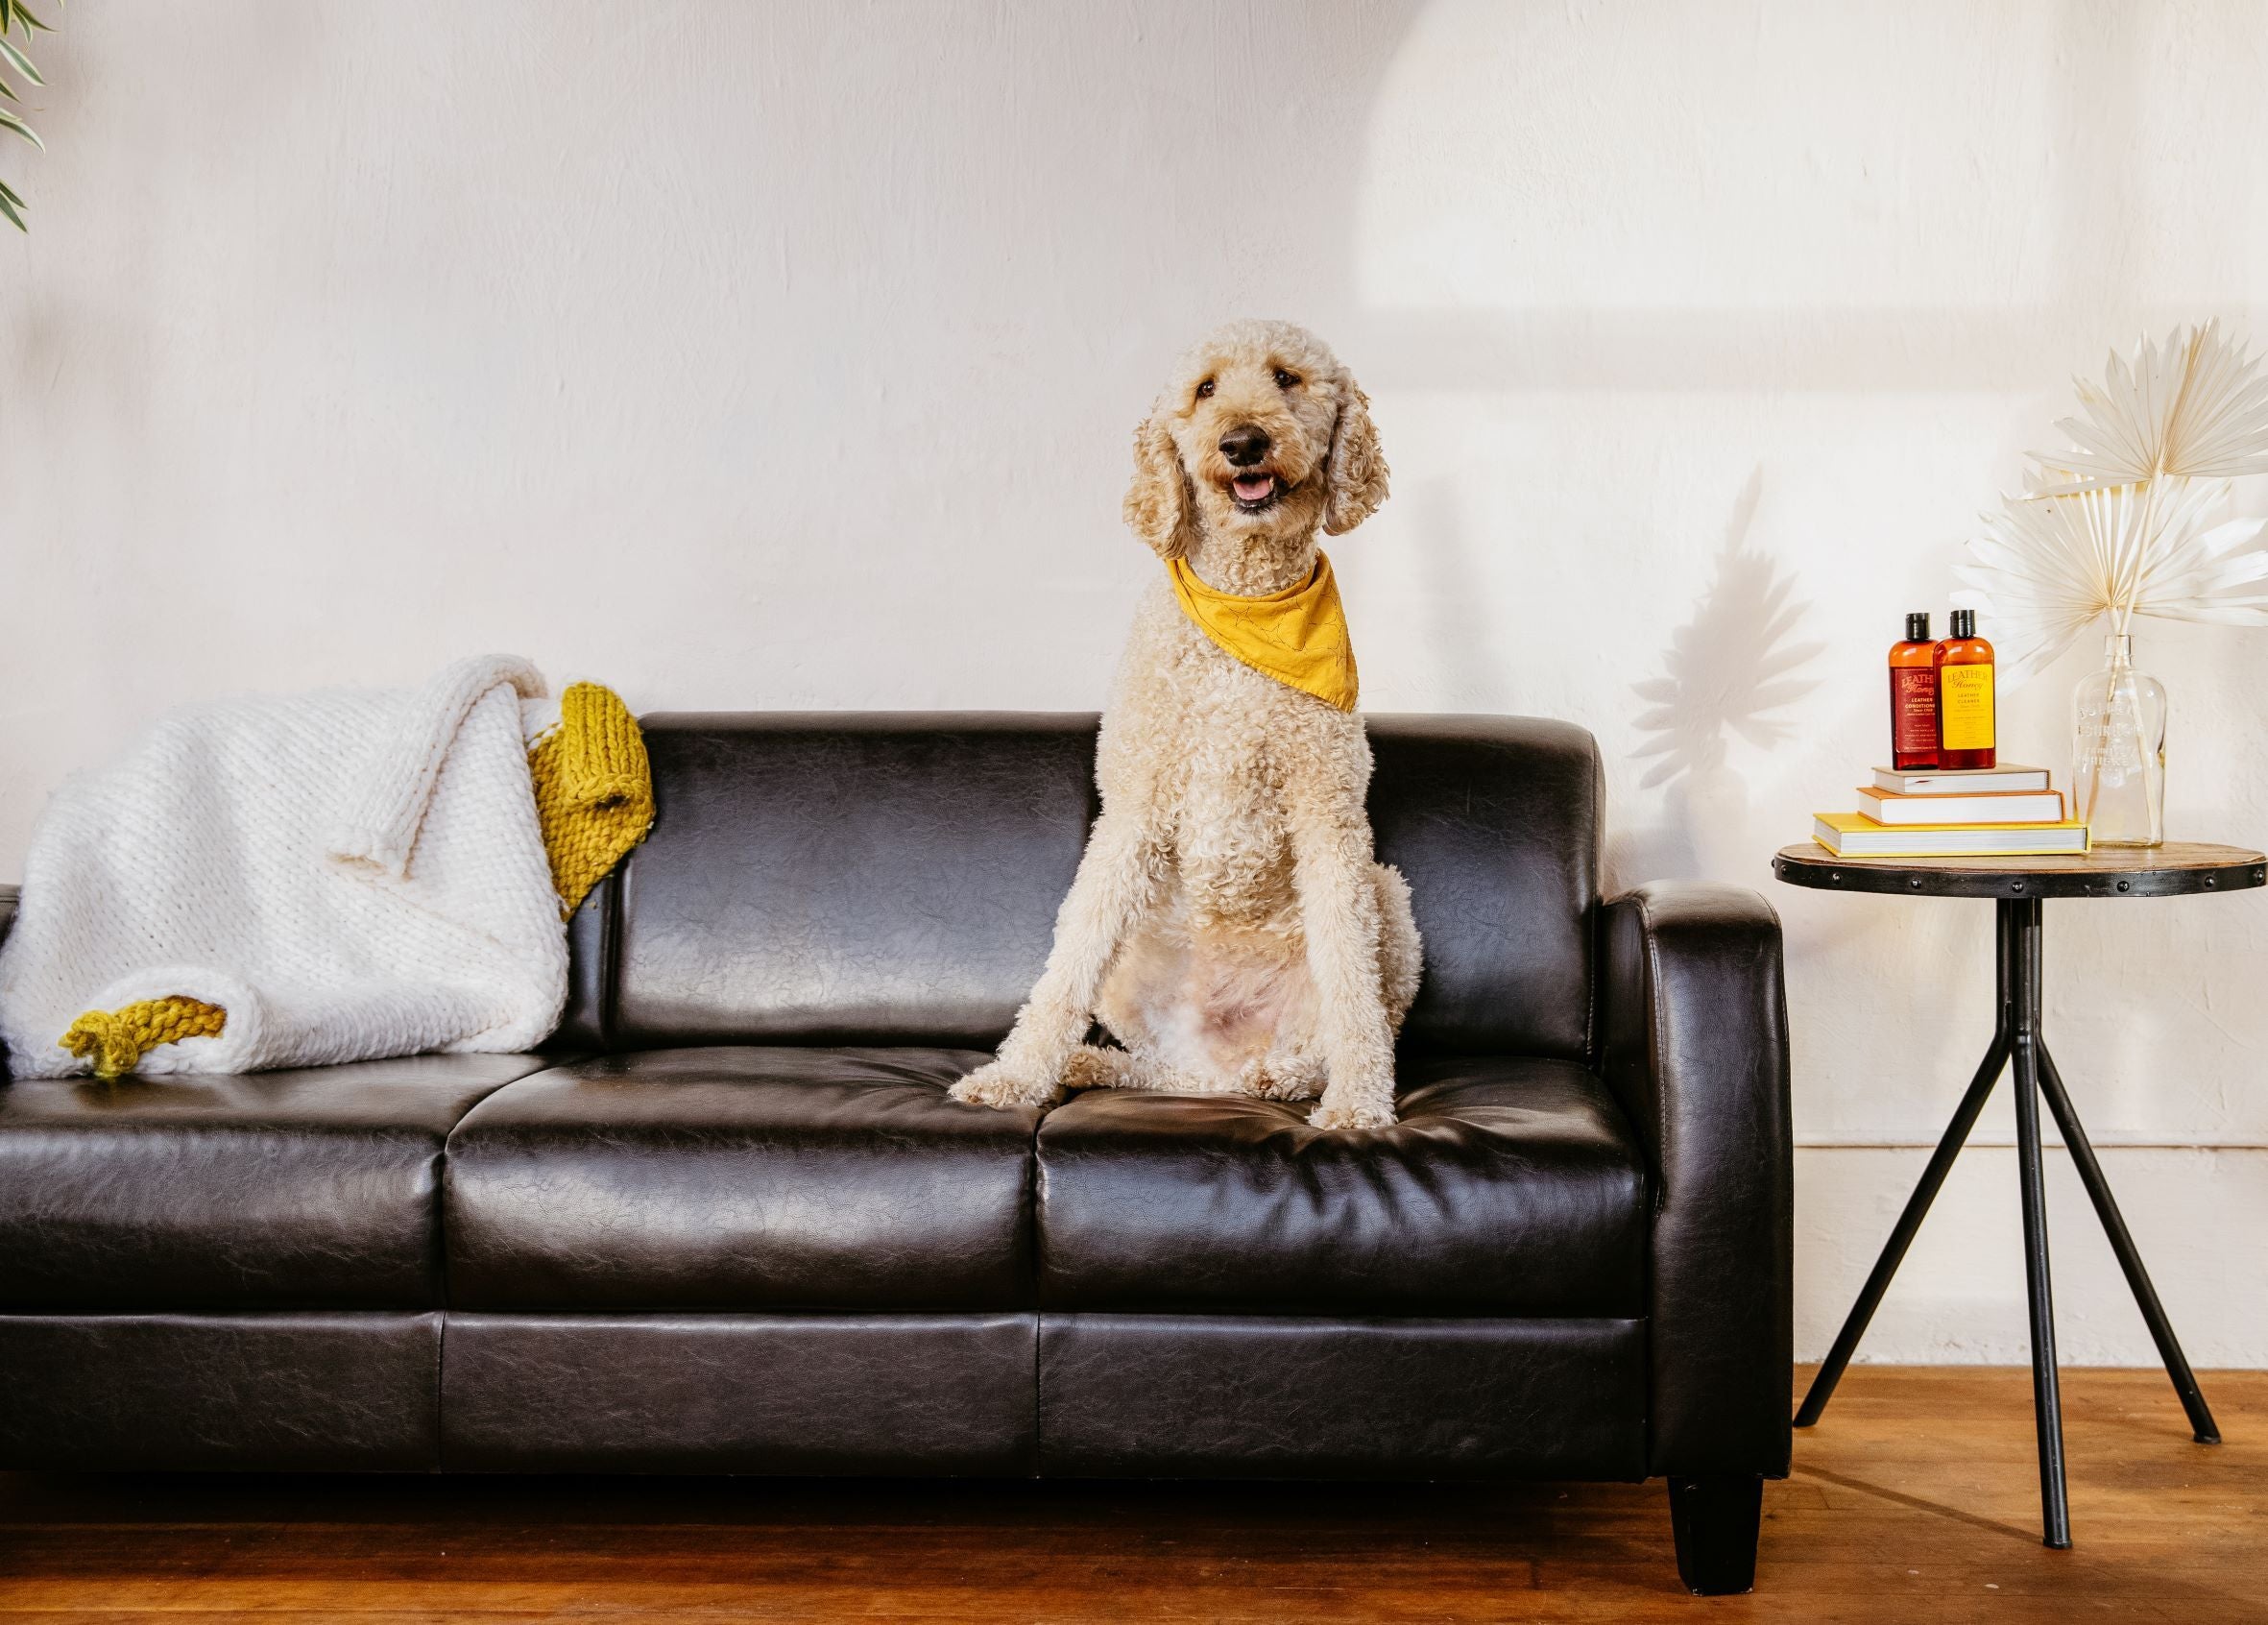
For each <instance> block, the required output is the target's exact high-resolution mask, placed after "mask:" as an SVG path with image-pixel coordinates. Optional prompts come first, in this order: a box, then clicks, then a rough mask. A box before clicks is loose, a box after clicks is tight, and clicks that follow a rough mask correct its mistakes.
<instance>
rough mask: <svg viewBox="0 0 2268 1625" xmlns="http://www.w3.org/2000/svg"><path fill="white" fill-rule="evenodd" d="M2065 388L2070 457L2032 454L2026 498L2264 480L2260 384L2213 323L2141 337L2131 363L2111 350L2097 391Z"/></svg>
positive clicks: (2266, 411) (2264, 414) (2242, 352)
mask: <svg viewBox="0 0 2268 1625" xmlns="http://www.w3.org/2000/svg"><path fill="white" fill-rule="evenodd" d="M2073 381H2074V383H2075V384H2076V386H2077V388H2078V390H2079V405H2080V411H2081V413H2082V415H2081V416H2079V417H2076V418H2063V419H2061V420H2059V421H2058V423H2057V424H2056V427H2057V428H2059V429H2061V430H2062V431H2063V433H2064V434H2066V435H2068V436H2069V437H2070V439H2071V449H2069V450H2067V451H2035V452H2033V453H2032V457H2033V459H2034V460H2035V461H2036V462H2037V463H2039V471H2038V472H2037V473H2035V474H2034V475H2033V478H2032V486H2033V495H2035V496H2040V497H2062V496H2069V495H2072V494H2074V493H2077V492H2082V491H2099V490H2104V489H2107V488H2109V487H2111V486H2115V485H2137V484H2140V483H2142V482H2143V481H2145V480H2153V479H2159V478H2167V477H2171V478H2190V479H2236V478H2241V477H2242V476H2244V475H2246V474H2256V473H2268V377H2264V376H2261V374H2260V366H2259V361H2258V359H2257V358H2256V357H2255V356H2254V355H2252V354H2251V353H2250V352H2249V351H2248V350H2247V349H2246V348H2245V347H2242V346H2239V345H2236V344H2234V343H2232V341H2231V340H2230V339H2229V338H2228V337H2227V335H2225V334H2224V333H2223V332H2222V331H2221V325H2220V323H2219V322H2218V321H2211V322H2208V323H2206V324H2205V326H2204V327H2187V328H2178V329H2176V330H2175V331H2173V332H2171V333H2168V334H2167V335H2166V337H2165V339H2164V341H2163V342H2162V343H2153V342H2152V341H2150V340H2149V339H2147V338H2145V339H2143V340H2142V341H2141V342H2140V343H2139V344H2137V345H2136V346H2135V353H2134V357H2133V359H2132V360H2131V361H2129V360H2122V359H2121V358H2120V357H2119V355H2118V353H2117V352H2115V351H2113V352H2111V359H2110V363H2109V365H2108V366H2107V367H2106V368H2105V369H2104V372H2103V383H2102V387H2101V388H2099V389H2098V388H2097V387H2096V386H2094V385H2093V384H2090V383H2088V382H2087V380H2086V379H2085V378H2079V379H2075V380H2073Z"/></svg>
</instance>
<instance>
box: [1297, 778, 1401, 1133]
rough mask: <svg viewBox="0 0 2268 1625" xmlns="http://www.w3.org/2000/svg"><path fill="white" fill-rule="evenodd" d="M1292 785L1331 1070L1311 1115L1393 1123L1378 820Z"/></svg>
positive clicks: (1341, 1121) (1351, 1123) (1341, 1124)
mask: <svg viewBox="0 0 2268 1625" xmlns="http://www.w3.org/2000/svg"><path fill="white" fill-rule="evenodd" d="M1289 788H1290V789H1291V794H1292V796H1293V797H1295V798H1296V799H1295V801H1294V804H1293V806H1292V808H1291V858H1292V885H1294V886H1295V887H1296V888H1297V890H1298V892H1299V909H1300V923H1301V925H1302V926H1303V927H1304V929H1305V931H1306V934H1307V957H1308V967H1309V970H1310V972H1311V974H1313V975H1314V977H1315V997H1316V1007H1317V1012H1318V1018H1319V1019H1318V1022H1317V1028H1318V1031H1317V1036H1318V1037H1319V1038H1320V1039H1321V1041H1322V1049H1323V1060H1324V1065H1325V1067H1326V1068H1327V1069H1328V1071H1329V1074H1330V1079H1329V1081H1328V1082H1327V1083H1325V1085H1324V1087H1323V1099H1322V1102H1321V1104H1318V1105H1317V1106H1316V1107H1315V1112H1314V1114H1313V1115H1311V1116H1310V1117H1309V1118H1308V1121H1309V1122H1310V1123H1312V1124H1314V1125H1315V1127H1316V1128H1386V1127H1387V1125H1389V1124H1391V1123H1392V1122H1393V1121H1394V1037H1393V1023H1392V1021H1391V1020H1390V1019H1389V1018H1388V1016H1387V1006H1386V998H1385V988H1384V987H1383V985H1382V984H1381V982H1380V978H1379V958H1380V923H1381V922H1380V916H1379V904H1380V898H1379V889H1380V887H1379V878H1378V873H1377V865H1376V864H1375V863H1374V862H1373V861H1372V860H1371V852H1370V827H1369V825H1368V824H1367V823H1365V822H1364V821H1363V810H1362V804H1361V803H1360V802H1359V801H1357V802H1355V804H1354V806H1353V808H1352V811H1351V812H1349V811H1348V810H1346V809H1345V808H1343V807H1341V806H1339V804H1338V802H1337V801H1336V800H1335V798H1334V797H1333V796H1332V795H1331V793H1330V791H1329V790H1328V789H1323V788H1319V787H1318V788H1308V787H1302V786H1300V785H1299V784H1298V781H1297V780H1294V781H1293V783H1292V785H1291V787H1289ZM1302 789H1305V790H1306V793H1304V794H1302V793H1301V791H1302Z"/></svg>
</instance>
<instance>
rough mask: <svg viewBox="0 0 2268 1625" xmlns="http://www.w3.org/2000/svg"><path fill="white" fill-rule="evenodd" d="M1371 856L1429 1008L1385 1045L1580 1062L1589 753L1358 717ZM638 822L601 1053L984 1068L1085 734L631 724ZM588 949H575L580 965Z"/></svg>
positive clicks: (1052, 892) (1023, 955)
mask: <svg viewBox="0 0 2268 1625" xmlns="http://www.w3.org/2000/svg"><path fill="white" fill-rule="evenodd" d="M1367 721H1368V725H1369V730H1370V738H1371V745H1372V749H1373V752H1374V753H1375V755H1376V758H1377V770H1376V772H1375V774H1374V775H1373V778H1372V781H1371V791H1370V815H1371V820H1372V824H1373V827H1374V828H1375V830H1376V832H1377V835H1378V843H1379V855H1380V856H1381V858H1383V859H1384V860H1385V861H1388V862H1391V863H1395V864H1397V865H1399V866H1400V868H1401V869H1402V872H1403V873H1404V875H1405V876H1406V877H1407V878H1408V880H1409V882H1410V885H1411V893H1412V897H1413V903H1414V908H1415V910H1416V914H1417V925H1418V931H1419V933H1420V934H1422V935H1423V937H1424V939H1425V981H1424V983H1423V985H1422V987H1421V989H1420V991H1419V993H1418V998H1417V1004H1416V1006H1415V1007H1414V1008H1413V1009H1412V1010H1411V1013H1410V1018H1409V1021H1408V1024H1407V1026H1406V1029H1405V1031H1406V1033H1407V1036H1408V1038H1409V1040H1410V1041H1411V1042H1412V1043H1414V1044H1418V1045H1422V1046H1426V1047H1430V1048H1437V1049H1451V1050H1463V1051H1492V1052H1505V1053H1520V1054H1529V1055H1576V1056H1579V1055H1582V1054H1583V1053H1584V1048H1585V1044H1586V1040H1587V1035H1588V1019H1589V1009H1590V917H1591V910H1592V908H1593V905H1594V902H1595V899H1596V897H1597V892H1598V867H1599V860H1598V853H1599V799H1600V791H1599V764H1598V755H1597V751H1596V749H1595V748H1594V746H1593V745H1592V742H1591V740H1590V736H1589V735H1587V734H1585V733H1584V732H1583V731H1582V730H1581V729H1580V728H1574V727H1570V726H1568V725H1566V724H1563V723H1555V722H1540V721H1535V720H1532V719H1528V718H1520V717H1498V716H1372V717H1369V718H1367ZM644 727H645V733H646V748H647V751H648V753H649V755H650V756H651V758H652V761H653V767H654V781H655V794H656V800H657V802H658V803H659V809H660V811H659V815H658V817H657V818H656V820H655V824H654V830H653V833H652V835H651V836H649V837H647V839H646V841H645V844H644V845H642V846H640V847H639V849H638V850H637V851H636V852H635V853H633V854H632V856H631V858H630V860H629V861H628V863H627V864H626V865H625V866H624V868H623V870H622V871H621V872H620V874H619V875H618V876H617V877H616V881H615V888H616V889H615V890H614V891H613V892H612V893H611V894H610V895H611V906H612V907H613V908H614V909H615V920H614V922H613V930H612V931H610V932H607V933H605V934H603V941H604V944H605V951H606V952H607V953H609V954H610V955H611V957H612V958H613V961H614V967H615V977H614V988H613V998H612V1000H611V1019H610V1020H608V1021H607V1022H606V1024H605V1028H606V1036H607V1039H608V1041H609V1042H610V1043H611V1045H612V1046H613V1047H615V1048H616V1049H635V1048H645V1047H652V1046H659V1045H667V1044H688V1043H729V1042H755V1043H914V1042H919V1043H925V1044H965V1045H969V1046H971V1047H975V1048H990V1047H991V1046H992V1045H994V1044H995V1043H997V1042H998V1041H999V1039H1000V1037H1001V1034H1002V1033H1003V1032H1005V1031H1007V1027H1008V1024H1009V1023H1010V1022H1011V1021H1012V1020H1013V1019H1014V1018H1015V1013H1016V1009H1017V1007H1018V1006H1019V1005H1020V1004H1021V1003H1022V1002H1023V1000H1024V997H1025V994H1026V993H1028V992H1029V991H1030V989H1031V984H1032V982H1033V981H1034V980H1035V979H1036V978H1037V977H1038V975H1039V972H1040V967H1041V965H1042V964H1043V963H1044V962H1045V960H1046V958H1047V955H1048V947H1049V942H1050V937H1051V936H1052V934H1053V930H1054V922H1055V910H1056V908H1057V907H1058V905H1060V904H1061V902H1062V900H1063V894H1064V892H1065V891H1066V890H1067V889H1068V888H1069V887H1070V885H1071V880H1072V876H1073V874H1074V871H1075V870H1076V869H1077V867H1078V860H1079V853H1080V851H1081V849H1082V847H1083V846H1084V844H1085V841H1086V835H1087V828H1088V825H1089V824H1090V823H1091V821H1092V820H1093V818H1094V815H1095V813H1096V810H1097V797H1096V792H1095V788H1094V764H1095V718H1094V717H1093V716H1092V715H1023V714H981V715H967V714H950V713H920V714H861V713H805V714H734V715H660V716H653V717H648V718H646V719H645V722H644ZM601 941H602V934H601V933H599V932H596V931H589V932H584V933H579V934H577V940H576V949H577V952H578V954H579V955H580V954H586V953H588V952H589V951H590V950H591V948H593V947H596V946H598V945H599V944H600V943H601Z"/></svg>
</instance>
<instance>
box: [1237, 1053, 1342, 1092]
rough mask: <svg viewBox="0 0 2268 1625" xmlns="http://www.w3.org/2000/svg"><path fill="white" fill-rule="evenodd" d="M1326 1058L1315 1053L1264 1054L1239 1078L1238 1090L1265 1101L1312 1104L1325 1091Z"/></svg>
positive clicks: (1250, 1062) (1247, 1065)
mask: <svg viewBox="0 0 2268 1625" xmlns="http://www.w3.org/2000/svg"><path fill="white" fill-rule="evenodd" d="M1323 1082H1324V1073H1323V1057H1322V1056H1320V1055H1316V1054H1315V1053H1314V1052H1313V1051H1312V1050H1295V1051H1293V1052H1291V1054H1289V1055H1264V1056H1262V1057H1261V1058H1260V1059H1259V1060H1255V1061H1249V1062H1247V1063H1246V1064H1245V1066H1244V1070H1243V1072H1242V1073H1240V1074H1239V1075H1238V1078H1237V1084H1238V1087H1240V1088H1241V1089H1243V1092H1244V1093H1245V1094H1247V1095H1258V1096H1259V1097H1260V1098H1261V1099H1262V1100H1264V1101H1312V1100H1314V1099H1315V1097H1316V1096H1317V1095H1319V1094H1321V1093H1322V1092H1323Z"/></svg>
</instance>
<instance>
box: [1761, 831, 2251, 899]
mask: <svg viewBox="0 0 2268 1625" xmlns="http://www.w3.org/2000/svg"><path fill="white" fill-rule="evenodd" d="M1772 872H1773V874H1775V875H1777V876H1778V877H1779V878H1780V879H1781V880H1783V881H1785V882H1787V883H1788V885H1809V886H1817V887H1818V888H1819V889H1821V890H1822V891H1887V892H1898V893H1902V894H1904V895H1906V896H1910V897H2185V896H2188V895H2190V894H2191V893H2193V892H2205V891H2244V890H2247V889H2249V888H2251V887H2253V886H2256V885H2268V858H2263V857H2262V856H2261V855H2260V854H2259V853H2257V852H2250V851H2247V850H2246V849H2245V848H2243V847H2241V846H2215V845H2212V844H2210V843H2209V842H2206V841H2195V840H2169V841H2167V842H2166V843H2165V844H2164V845H2163V846H2099V847H2097V848H2095V850H2094V851H2092V852H2089V853H2087V855H2086V856H2085V857H2068V858H1838V857H1836V856H1835V855H1834V854H1833V853H1832V852H1829V851H1828V850H1827V849H1826V848H1825V847H1823V846H1822V845H1820V844H1819V842H1817V841H1815V840H1807V841H1802V842H1800V843H1798V845H1795V846H1783V847H1781V848H1780V849H1779V851H1778V852H1777V853H1776V854H1775V855H1774V856H1773V860H1772Z"/></svg>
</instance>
